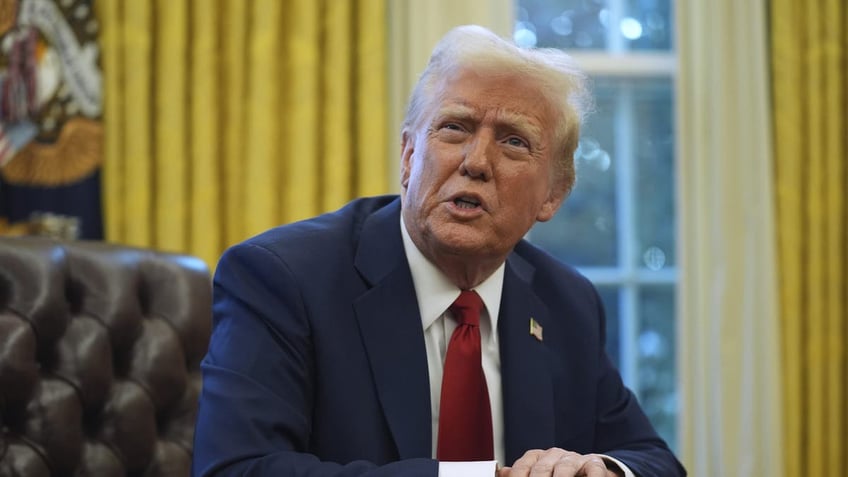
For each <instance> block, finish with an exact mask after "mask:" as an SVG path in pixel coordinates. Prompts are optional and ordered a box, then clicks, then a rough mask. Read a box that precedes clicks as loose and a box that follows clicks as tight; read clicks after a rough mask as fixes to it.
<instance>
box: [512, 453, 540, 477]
mask: <svg viewBox="0 0 848 477" xmlns="http://www.w3.org/2000/svg"><path fill="white" fill-rule="evenodd" d="M543 453H544V451H542V450H539V449H533V450H529V451H527V452H525V453H524V455H523V456H521V457H519V458H518V460H516V461H515V462H514V463H513V464H512V468H510V471H509V477H529V475H530V470H531V469H532V468H533V464H535V463H536V461H537V460H539V457H541V455H542V454H543Z"/></svg>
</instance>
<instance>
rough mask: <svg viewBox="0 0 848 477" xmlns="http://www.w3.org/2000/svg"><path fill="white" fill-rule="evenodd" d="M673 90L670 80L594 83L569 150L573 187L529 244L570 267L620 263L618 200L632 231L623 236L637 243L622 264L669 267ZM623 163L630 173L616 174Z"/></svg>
mask: <svg viewBox="0 0 848 477" xmlns="http://www.w3.org/2000/svg"><path fill="white" fill-rule="evenodd" d="M672 88H673V85H672V81H671V80H670V79H668V78H627V79H622V78H598V79H596V80H595V85H594V88H593V93H594V96H595V102H596V111H595V112H594V113H593V114H592V115H590V116H589V118H588V119H587V121H586V125H585V126H584V128H583V134H582V136H581V139H580V148H579V149H578V150H577V153H576V154H575V167H576V168H577V184H576V185H575V187H574V191H573V192H572V194H571V196H570V197H569V198H568V199H566V201H565V204H563V206H562V208H561V209H560V211H559V212H558V213H557V215H556V216H555V217H554V218H553V219H551V221H550V222H547V223H540V224H537V225H536V226H535V227H534V228H533V230H532V232H531V237H532V239H533V241H534V242H535V243H537V244H539V245H540V246H542V247H544V248H545V249H547V250H548V251H550V252H551V253H552V254H554V255H556V256H557V257H559V258H560V259H562V260H564V261H565V262H566V263H570V264H572V265H575V266H579V267H586V266H594V267H599V266H609V267H611V266H617V265H623V264H622V263H621V261H622V260H624V259H625V257H622V256H620V255H621V254H620V248H621V245H622V244H621V243H619V241H620V240H622V235H623V234H628V233H629V232H628V231H626V230H620V228H621V227H620V224H622V223H624V221H623V219H625V218H624V217H619V216H618V214H619V213H620V210H619V209H620V207H619V204H623V205H624V206H625V207H626V208H627V209H628V210H630V211H631V213H633V214H635V218H634V220H635V223H634V225H633V226H634V227H635V228H636V230H635V232H636V233H637V236H636V237H633V238H626V239H627V240H635V241H636V243H635V244H634V250H635V252H634V253H635V255H634V256H633V257H632V260H633V261H632V262H631V263H629V264H627V265H628V266H641V267H645V268H648V269H650V270H660V269H663V268H665V267H669V266H673V265H674V264H675V251H674V230H675V221H674V140H673V130H672V128H673V115H672V111H673V107H674V104H673V94H674V93H673V89H672ZM623 167H626V168H628V169H630V170H632V176H633V177H632V178H629V177H619V174H621V172H620V171H621V170H622V168H623ZM625 182H632V183H630V184H629V185H628V183H625ZM622 194H624V195H623V196H622ZM631 195H632V196H631Z"/></svg>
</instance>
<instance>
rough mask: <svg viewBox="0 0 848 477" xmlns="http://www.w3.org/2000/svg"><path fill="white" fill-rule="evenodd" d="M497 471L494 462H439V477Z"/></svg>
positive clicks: (481, 476) (477, 476)
mask: <svg viewBox="0 0 848 477" xmlns="http://www.w3.org/2000/svg"><path fill="white" fill-rule="evenodd" d="M497 470H498V462H497V461H495V460H486V461H479V462H478V461H475V462H441V461H439V477H492V476H493V475H495V472H497ZM630 475H633V474H630Z"/></svg>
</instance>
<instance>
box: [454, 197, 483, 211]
mask: <svg viewBox="0 0 848 477" xmlns="http://www.w3.org/2000/svg"><path fill="white" fill-rule="evenodd" d="M453 203H454V205H456V206H457V207H459V208H460V209H476V208H477V207H480V201H478V200H475V199H474V198H472V197H457V198H456V199H454V200H453Z"/></svg>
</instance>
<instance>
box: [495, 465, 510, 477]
mask: <svg viewBox="0 0 848 477" xmlns="http://www.w3.org/2000/svg"><path fill="white" fill-rule="evenodd" d="M511 471H512V467H501V468H500V469H498V477H512V474H511V473H510V472H511Z"/></svg>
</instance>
